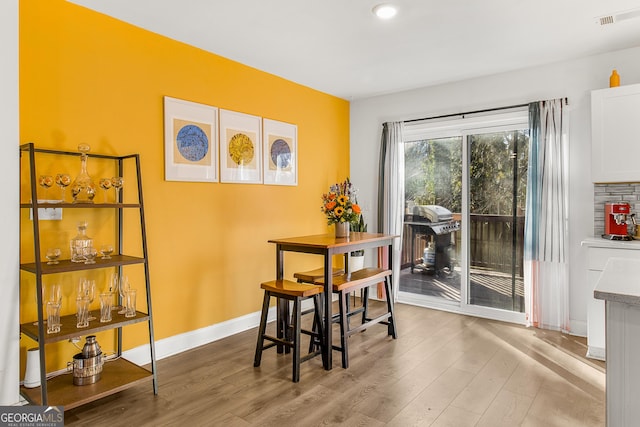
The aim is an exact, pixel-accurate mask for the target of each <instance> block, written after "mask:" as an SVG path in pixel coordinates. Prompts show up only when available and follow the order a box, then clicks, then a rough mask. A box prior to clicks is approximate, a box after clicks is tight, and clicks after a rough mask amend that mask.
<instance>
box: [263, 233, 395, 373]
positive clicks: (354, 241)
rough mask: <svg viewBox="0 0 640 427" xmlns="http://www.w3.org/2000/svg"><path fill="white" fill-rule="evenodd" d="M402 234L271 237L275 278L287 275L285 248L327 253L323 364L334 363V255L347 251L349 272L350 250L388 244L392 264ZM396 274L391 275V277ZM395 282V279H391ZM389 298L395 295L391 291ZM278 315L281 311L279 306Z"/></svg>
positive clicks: (330, 364) (346, 264)
mask: <svg viewBox="0 0 640 427" xmlns="http://www.w3.org/2000/svg"><path fill="white" fill-rule="evenodd" d="M397 237H399V236H396V235H391V234H381V233H360V232H351V233H350V235H349V237H346V238H345V237H335V236H334V235H333V234H319V235H315V236H301V237H287V238H283V239H271V240H269V243H275V245H276V279H277V280H282V279H283V278H284V253H285V252H301V253H307V254H316V255H322V256H323V257H324V299H323V301H324V310H323V318H324V319H323V323H324V325H325V328H324V331H325V334H324V337H323V343H324V346H323V355H322V356H323V357H322V361H323V364H324V368H325V369H326V370H330V369H331V368H332V365H333V358H332V353H333V352H332V351H331V343H332V339H331V315H332V313H331V311H332V310H331V301H332V297H331V296H332V293H333V292H332V290H333V284H332V280H333V275H332V274H331V272H332V271H333V255H340V254H344V257H345V270H346V272H347V273H348V265H349V263H348V262H347V260H348V256H349V252H353V251H357V250H359V249H368V248H377V247H382V246H388V251H387V253H388V257H389V264H388V265H389V267H388V268H390V269H391V268H392V266H393V262H392V261H393V259H392V256H393V244H394V241H395V239H396V238H397ZM392 279H393V275H392V276H391V280H392ZM391 283H392V286H393V280H392V281H391ZM388 298H393V295H389V296H388ZM278 315H280V311H279V310H278Z"/></svg>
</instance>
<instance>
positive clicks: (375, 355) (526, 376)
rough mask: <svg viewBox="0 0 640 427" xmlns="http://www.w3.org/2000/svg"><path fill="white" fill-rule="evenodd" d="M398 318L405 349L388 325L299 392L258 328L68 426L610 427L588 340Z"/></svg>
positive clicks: (599, 370) (312, 373) (434, 318)
mask: <svg viewBox="0 0 640 427" xmlns="http://www.w3.org/2000/svg"><path fill="white" fill-rule="evenodd" d="M395 308H396V317H397V323H398V334H399V336H398V339H397V340H393V339H391V338H390V337H388V336H387V335H386V327H385V326H382V325H374V326H372V327H371V328H370V329H368V330H366V331H364V332H363V333H360V334H357V335H354V336H353V337H351V339H350V341H349V350H350V367H349V369H346V370H345V369H342V368H341V367H340V356H339V353H337V352H334V369H333V370H332V371H329V372H327V371H324V370H323V369H322V364H321V360H320V359H319V358H315V359H312V360H310V361H307V362H305V363H303V364H302V367H301V378H300V383H298V384H294V383H292V382H291V356H290V355H277V354H276V352H275V350H274V349H271V350H266V351H265V353H264V354H263V356H262V365H261V366H260V367H259V368H254V367H253V354H254V350H255V342H256V337H257V328H253V329H251V330H248V331H246V332H243V333H240V334H237V335H234V336H232V337H229V338H226V339H223V340H220V341H217V342H214V343H211V344H207V345H205V346H202V347H199V348H197V349H193V350H190V351H188V352H184V353H181V354H179V355H176V356H173V357H170V358H167V359H164V360H160V361H158V381H159V394H158V395H157V396H154V395H153V393H152V391H151V384H150V383H148V384H143V385H140V386H137V387H135V388H132V389H129V390H125V391H123V392H120V393H118V394H116V395H113V396H110V397H106V398H104V399H102V400H99V401H97V402H94V403H91V404H88V405H85V406H82V407H79V408H76V409H73V410H70V411H67V412H65V425H69V426H71V425H91V426H95V427H98V426H147V425H153V426H178V425H188V426H217V425H220V426H320V425H345V426H402V427H406V426H455V427H463V426H492V427H495V426H509V427H511V426H545V427H546V426H571V427H574V426H604V425H605V392H604V388H605V372H604V363H602V362H598V361H592V360H589V359H586V358H585V357H584V353H585V351H586V345H585V340H584V339H583V338H577V337H572V336H568V335H563V334H560V333H556V332H550V331H543V330H538V329H533V328H530V329H527V328H524V327H521V326H517V325H511V324H507V323H501V322H496V321H491V320H486V319H480V318H474V317H466V316H461V315H457V314H453V313H447V312H443V311H435V310H429V309H425V308H420V307H414V306H409V305H404V304H396V306H395ZM307 317H310V316H307ZM270 327H273V324H271V325H270ZM334 336H335V337H336V338H337V331H336V333H335V334H334ZM104 369H105V372H106V371H107V370H108V365H105V368H104Z"/></svg>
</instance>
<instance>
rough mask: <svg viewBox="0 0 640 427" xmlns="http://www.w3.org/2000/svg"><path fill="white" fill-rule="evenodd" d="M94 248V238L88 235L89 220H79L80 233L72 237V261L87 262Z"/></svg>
mask: <svg viewBox="0 0 640 427" xmlns="http://www.w3.org/2000/svg"><path fill="white" fill-rule="evenodd" d="M92 249H93V239H92V238H91V237H89V236H87V222H86V221H80V222H78V234H77V235H76V237H74V238H73V239H71V262H85V261H87V255H88V254H89V255H90V252H91V250H92Z"/></svg>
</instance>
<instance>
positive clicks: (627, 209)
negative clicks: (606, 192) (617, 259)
mask: <svg viewBox="0 0 640 427" xmlns="http://www.w3.org/2000/svg"><path fill="white" fill-rule="evenodd" d="M635 223H636V221H635V214H632V213H631V206H630V205H629V203H627V202H606V203H605V204H604V234H603V235H602V237H604V238H605V239H609V240H633V237H632V236H631V235H630V234H629V229H628V225H629V224H635Z"/></svg>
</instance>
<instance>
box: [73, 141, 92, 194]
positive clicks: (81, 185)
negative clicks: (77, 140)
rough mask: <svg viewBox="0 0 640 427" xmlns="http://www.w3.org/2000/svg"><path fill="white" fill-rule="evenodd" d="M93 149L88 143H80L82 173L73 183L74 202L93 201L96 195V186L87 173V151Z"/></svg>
mask: <svg viewBox="0 0 640 427" xmlns="http://www.w3.org/2000/svg"><path fill="white" fill-rule="evenodd" d="M89 150H91V147H89V145H88V144H80V145H78V151H79V152H80V153H81V154H80V173H79V174H78V176H77V177H76V179H75V180H74V181H73V184H71V195H72V196H73V203H93V198H94V197H95V195H96V186H95V184H94V183H93V180H92V179H91V177H90V176H89V174H88V173H87V158H88V157H89V156H88V155H87V153H88V152H89Z"/></svg>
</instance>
